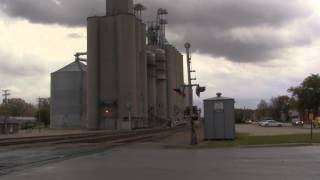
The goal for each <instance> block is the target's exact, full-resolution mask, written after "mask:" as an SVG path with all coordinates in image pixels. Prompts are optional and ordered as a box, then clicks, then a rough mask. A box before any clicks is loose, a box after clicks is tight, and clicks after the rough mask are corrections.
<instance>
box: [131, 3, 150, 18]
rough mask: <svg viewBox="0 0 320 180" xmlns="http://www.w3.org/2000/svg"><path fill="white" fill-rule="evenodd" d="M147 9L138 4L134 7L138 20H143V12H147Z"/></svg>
mask: <svg viewBox="0 0 320 180" xmlns="http://www.w3.org/2000/svg"><path fill="white" fill-rule="evenodd" d="M146 9H147V8H146V7H145V6H144V5H143V4H140V3H137V4H135V5H134V14H135V15H136V16H137V18H139V19H142V11H144V10H146Z"/></svg>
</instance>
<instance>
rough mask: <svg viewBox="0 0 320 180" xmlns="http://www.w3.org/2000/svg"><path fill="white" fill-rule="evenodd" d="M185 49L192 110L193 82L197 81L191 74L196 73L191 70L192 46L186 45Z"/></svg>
mask: <svg viewBox="0 0 320 180" xmlns="http://www.w3.org/2000/svg"><path fill="white" fill-rule="evenodd" d="M184 47H185V48H186V50H187V68H188V70H187V71H188V97H189V107H190V108H192V107H193V89H192V87H193V85H192V80H196V79H192V77H191V73H193V72H195V71H193V70H191V57H190V48H191V45H190V43H186V44H185V45H184Z"/></svg>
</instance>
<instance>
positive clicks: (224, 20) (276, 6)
mask: <svg viewBox="0 0 320 180" xmlns="http://www.w3.org/2000/svg"><path fill="white" fill-rule="evenodd" d="M136 2H141V3H144V4H145V5H146V6H147V8H148V10H147V11H146V12H145V13H144V18H145V19H146V21H148V20H150V19H152V18H154V17H155V11H156V8H158V7H163V8H167V9H168V11H169V16H168V21H169V27H168V31H169V32H170V33H171V34H174V35H176V36H177V37H176V38H171V39H169V41H170V40H171V42H172V43H173V44H175V45H176V46H178V47H179V49H181V50H183V44H184V42H185V41H190V42H191V43H192V45H193V50H194V51H198V52H199V53H202V54H208V55H211V56H213V57H225V58H226V59H228V60H231V61H236V62H258V61H260V62H261V61H266V60H270V59H273V58H276V57H278V56H279V52H281V50H282V49H285V48H290V47H296V46H304V45H308V44H310V43H311V42H312V38H311V36H309V35H308V34H303V33H300V34H299V33H298V34H295V35H294V36H292V37H290V39H289V40H288V38H287V37H284V36H283V35H282V34H281V33H280V31H279V30H281V29H284V28H286V25H288V24H290V23H292V22H295V21H297V20H301V19H303V18H307V17H309V15H310V14H312V12H311V11H310V10H309V9H308V8H307V7H305V6H303V5H302V4H300V3H299V1H298V0H291V1H290V2H288V1H286V0H197V1H194V0H176V1H174V5H173V4H172V3H173V1H172V0H153V1H148V0H139V1H136ZM0 3H1V5H0V7H2V8H1V9H2V10H3V11H4V12H5V13H7V14H8V15H10V16H12V17H20V18H25V19H28V20H30V21H31V22H35V23H44V24H52V23H55V24H61V25H66V26H85V24H86V17H87V16H92V15H103V14H104V9H105V1H104V0H91V1H85V0H45V1H39V0H24V1H21V0H2V2H0ZM309 11H310V12H309ZM151 17H152V18H151ZM259 28H260V29H259ZM239 29H240V30H241V29H242V31H238V32H237V30H239ZM235 32H236V33H235ZM243 34H246V36H243Z"/></svg>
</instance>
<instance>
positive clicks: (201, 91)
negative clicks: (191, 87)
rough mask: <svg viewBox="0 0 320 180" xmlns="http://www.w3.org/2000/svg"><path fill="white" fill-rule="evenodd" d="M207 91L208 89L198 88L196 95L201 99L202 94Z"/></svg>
mask: <svg viewBox="0 0 320 180" xmlns="http://www.w3.org/2000/svg"><path fill="white" fill-rule="evenodd" d="M205 91H206V87H201V86H197V89H196V94H197V96H198V97H200V94H201V93H203V92H205Z"/></svg>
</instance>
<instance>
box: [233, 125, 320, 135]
mask: <svg viewBox="0 0 320 180" xmlns="http://www.w3.org/2000/svg"><path fill="white" fill-rule="evenodd" d="M236 131H237V133H249V134H250V135H251V136H274V135H288V134H309V133H310V129H309V128H307V127H304V128H298V127H297V128H296V127H291V125H288V126H287V127H260V126H258V125H251V124H250V125H247V124H243V125H242V124H241V125H237V126H236ZM313 131H314V133H320V129H313Z"/></svg>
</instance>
